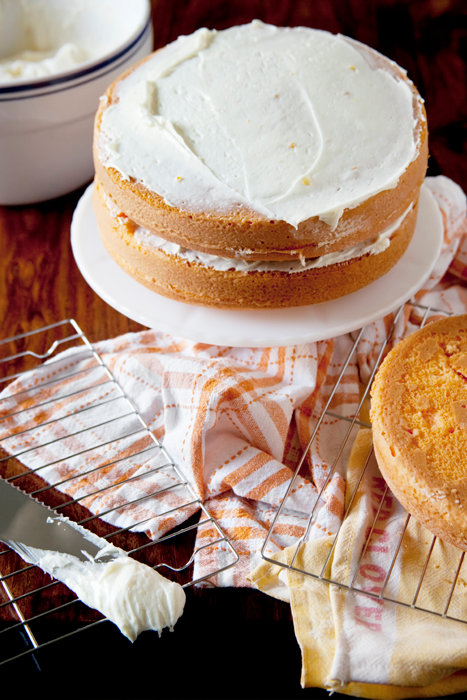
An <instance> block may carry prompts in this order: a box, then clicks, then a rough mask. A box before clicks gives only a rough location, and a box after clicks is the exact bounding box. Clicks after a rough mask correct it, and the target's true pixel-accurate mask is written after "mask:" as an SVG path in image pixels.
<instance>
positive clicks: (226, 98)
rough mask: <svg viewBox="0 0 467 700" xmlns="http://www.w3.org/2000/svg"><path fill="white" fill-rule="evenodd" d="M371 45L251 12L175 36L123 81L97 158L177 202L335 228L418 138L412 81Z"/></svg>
mask: <svg viewBox="0 0 467 700" xmlns="http://www.w3.org/2000/svg"><path fill="white" fill-rule="evenodd" d="M368 51H369V50H368V49H367V48H366V47H363V46H362V45H360V44H358V43H357V42H354V41H352V40H350V39H347V38H346V37H343V36H340V35H338V36H334V35H332V34H329V33H328V32H324V31H319V30H314V29H307V28H303V27H297V28H278V27H274V26H271V25H265V24H263V23H262V22H259V21H254V22H252V23H251V24H248V25H244V26H238V27H232V28H231V29H227V30H225V31H220V32H217V31H210V30H208V29H200V30H198V31H197V32H195V33H194V34H192V35H190V36H182V37H179V39H177V41H175V42H173V43H172V44H169V45H168V46H167V47H165V48H164V49H162V50H161V51H159V52H157V53H156V54H154V55H153V56H152V57H151V58H150V59H149V60H148V61H146V62H145V63H143V64H142V65H141V66H139V67H138V68H136V69H135V70H134V71H133V72H132V73H131V74H130V75H129V76H128V77H127V78H125V79H124V80H123V81H121V82H120V83H119V85H118V87H117V90H116V94H117V96H118V101H117V102H116V103H115V104H113V105H110V106H108V107H107V108H106V109H105V110H104V113H103V117H102V124H101V136H100V140H99V145H98V147H99V154H100V158H101V160H102V162H103V163H104V165H106V166H107V167H113V168H116V169H117V170H118V171H119V172H120V173H121V175H122V176H123V177H124V178H130V177H132V178H135V179H136V180H137V181H138V182H141V183H142V184H144V185H145V186H146V187H147V188H148V189H149V190H151V191H153V192H156V193H157V194H159V195H160V196H162V197H163V198H164V200H165V201H166V202H167V203H168V204H169V205H172V206H175V207H177V208H179V209H182V210H185V211H191V212H197V211H199V212H213V213H217V214H219V213H220V214H222V213H233V212H236V211H242V210H245V208H246V209H249V210H253V211H255V212H257V213H258V214H260V215H262V216H265V217H267V218H269V219H271V220H284V221H287V222H288V223H290V224H291V225H292V226H294V227H297V226H298V224H299V223H300V222H301V221H304V220H306V219H309V218H310V217H312V216H319V217H320V219H322V220H324V221H326V222H327V223H328V224H329V225H330V226H331V228H335V226H336V225H337V223H338V220H339V218H340V216H341V215H342V212H343V211H344V209H347V208H353V207H355V206H357V205H358V204H360V203H361V202H362V201H365V200H366V199H368V198H369V197H370V196H373V195H375V194H377V193H379V192H382V191H383V190H386V189H390V188H393V187H395V186H396V185H397V182H398V180H399V178H400V176H401V175H402V174H403V173H404V171H405V170H406V169H407V167H408V165H409V164H410V163H411V161H412V160H413V159H414V158H415V157H416V155H417V151H418V144H417V142H416V139H415V137H414V130H415V125H416V120H415V118H414V109H413V94H412V90H411V87H410V85H409V84H408V83H407V82H406V81H405V80H402V79H399V78H398V77H395V75H394V73H391V72H390V71H388V70H385V69H384V68H381V66H380V64H379V63H378V61H375V60H371V59H368V55H369V54H368ZM373 56H377V54H373Z"/></svg>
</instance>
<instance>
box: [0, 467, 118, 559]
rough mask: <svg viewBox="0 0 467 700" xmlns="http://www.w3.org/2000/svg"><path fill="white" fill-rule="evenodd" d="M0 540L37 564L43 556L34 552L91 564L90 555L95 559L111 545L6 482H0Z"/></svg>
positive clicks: (0, 480)
mask: <svg viewBox="0 0 467 700" xmlns="http://www.w3.org/2000/svg"><path fill="white" fill-rule="evenodd" d="M0 540H1V541H2V542H4V543H5V544H6V545H8V546H9V547H11V549H13V550H14V551H15V552H17V554H19V555H20V556H21V557H23V559H26V561H29V562H31V563H35V564H37V563H38V561H39V554H38V553H35V552H34V549H38V550H48V551H52V552H60V553H63V554H71V555H73V556H75V557H77V558H78V559H80V560H81V561H89V558H90V557H89V555H90V556H91V557H95V556H96V555H97V554H98V552H99V551H100V550H101V549H102V548H103V547H104V546H106V545H107V542H106V541H105V540H103V539H101V538H100V537H97V535H94V534H93V533H91V532H89V531H88V530H86V529H85V528H83V527H81V526H80V525H77V524H76V523H72V522H71V521H70V520H68V519H67V518H64V517H60V516H57V515H56V513H54V511H53V510H51V509H50V508H48V507H47V506H45V505H43V504H42V503H38V502H37V501H35V500H34V499H33V498H31V497H30V496H28V495H27V494H26V493H23V491H20V490H19V489H17V488H15V487H14V486H12V485H11V484H9V483H8V482H6V481H4V480H3V479H0ZM30 548H33V549H30ZM84 552H86V553H87V554H88V556H86V554H85V553H84Z"/></svg>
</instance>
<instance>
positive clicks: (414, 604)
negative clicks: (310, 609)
mask: <svg viewBox="0 0 467 700" xmlns="http://www.w3.org/2000/svg"><path fill="white" fill-rule="evenodd" d="M411 306H412V307H413V308H414V309H415V310H417V315H418V316H419V318H420V327H423V326H424V325H425V323H426V322H427V320H428V319H429V318H430V317H431V316H433V315H438V316H441V317H443V316H450V315H452V314H451V313H450V312H448V311H445V310H441V309H436V308H434V307H427V306H423V305H420V304H412V305H411ZM404 308H405V307H404V306H402V307H401V308H400V309H399V310H398V312H397V313H396V314H395V317H394V321H393V324H392V326H391V328H390V329H389V331H388V334H387V336H386V338H385V339H384V341H383V344H382V347H381V350H380V352H379V355H378V358H377V361H376V363H375V367H374V369H373V371H372V374H371V377H370V380H369V382H368V384H367V385H366V387H365V389H364V392H363V394H362V396H361V400H360V403H359V405H358V408H357V410H356V412H355V414H354V415H353V416H350V417H349V416H343V415H340V414H339V413H337V412H336V411H331V410H330V406H331V404H332V400H333V397H334V395H335V394H336V392H337V390H338V388H339V385H340V382H341V381H342V379H343V376H344V373H345V371H346V369H347V367H348V365H349V363H350V362H351V360H352V358H353V357H354V356H355V355H356V350H357V346H358V344H359V341H360V339H361V338H362V335H363V332H364V329H362V330H361V331H360V332H359V334H358V336H357V338H356V339H355V342H354V343H353V346H352V349H351V351H350V353H349V354H348V356H347V358H346V361H345V363H344V366H343V368H342V370H341V372H340V374H339V376H338V378H337V380H336V383H335V385H334V387H333V388H332V391H331V393H330V395H329V399H328V400H327V402H326V405H325V407H324V409H323V411H322V413H321V415H320V416H319V418H318V420H317V423H316V425H315V428H314V430H313V433H312V435H311V438H310V440H309V443H308V445H307V447H306V449H305V450H304V452H303V455H302V457H301V459H300V462H299V464H298V466H297V469H296V471H295V474H294V477H293V479H292V481H291V483H290V485H289V487H288V489H287V492H286V494H285V496H284V499H283V501H282V502H281V505H280V507H279V508H278V511H277V512H276V514H275V517H274V520H273V522H272V524H271V526H270V528H269V531H268V534H267V536H266V540H265V542H264V544H263V547H262V549H261V554H262V557H263V559H265V560H266V561H269V562H271V563H273V564H276V565H278V566H281V567H283V568H284V569H289V570H291V571H295V572H298V573H301V574H304V575H306V576H309V577H311V578H313V579H315V580H319V581H322V582H323V583H326V584H331V585H333V586H337V587H338V588H340V589H344V590H348V591H353V592H354V593H356V594H359V595H364V596H366V597H368V598H372V599H373V600H377V601H379V602H382V601H388V602H391V603H395V604H397V605H400V606H403V607H406V608H411V609H415V610H419V611H421V612H424V613H431V614H433V615H436V616H438V617H442V618H446V619H449V620H456V621H458V622H463V623H464V624H465V623H467V617H466V618H463V617H459V616H455V615H452V614H449V612H450V607H451V603H452V601H453V595H454V592H455V589H456V584H457V583H458V581H460V582H461V583H463V585H466V583H465V582H464V580H463V579H460V573H461V570H462V567H463V564H464V558H465V552H463V551H461V550H458V549H456V548H454V547H452V546H451V545H447V546H448V547H450V548H451V551H452V552H453V553H454V558H453V560H451V561H452V567H450V571H449V575H450V579H451V580H447V579H446V578H444V583H445V584H447V585H445V586H444V590H443V591H442V593H443V596H444V600H443V605H442V606H441V607H439V603H438V609H433V608H432V607H429V606H425V605H423V604H421V603H420V598H421V597H422V596H421V591H422V587H423V584H424V582H425V580H426V578H427V571H428V570H429V566H430V560H431V557H432V554H433V551H434V549H435V546H437V540H438V538H437V537H435V536H433V535H431V534H430V533H428V531H426V533H427V539H428V538H429V542H427V543H426V544H427V549H426V550H424V552H426V553H424V555H423V557H420V559H419V562H418V565H419V568H418V569H417V575H416V576H415V577H414V578H415V581H416V584H415V586H413V587H412V591H411V594H410V596H409V598H408V599H407V595H405V599H401V597H400V596H399V594H398V593H397V585H392V584H393V583H394V581H391V576H392V574H393V572H394V570H395V565H396V562H397V559H398V557H399V556H401V549H402V545H403V541H404V537H405V536H406V535H407V533H408V531H409V528H410V524H411V516H410V514H408V513H407V514H406V515H405V513H406V512H405V513H404V515H403V518H404V519H403V521H402V522H401V526H400V532H399V533H398V538H397V540H396V541H395V542H394V543H393V544H392V549H391V551H390V554H389V557H388V560H387V561H386V566H387V573H386V574H385V577H384V579H380V580H379V581H378V587H375V586H373V588H378V589H379V590H378V591H377V592H375V591H369V590H363V586H362V583H363V582H362V580H360V581H359V579H358V573H359V569H360V566H361V564H362V561H363V559H364V557H365V554H366V552H367V550H368V547H369V546H370V542H372V536H373V533H374V531H375V529H377V521H378V518H379V516H380V513H381V509H382V508H383V504H384V503H385V502H386V497H387V496H388V495H389V497H392V498H394V497H393V495H392V493H391V491H390V490H389V487H388V486H387V485H386V486H385V488H384V490H383V491H382V493H381V498H380V502H379V507H378V508H377V509H375V512H374V518H373V521H372V523H371V525H370V527H369V528H367V531H366V533H365V541H364V544H363V547H362V549H361V552H360V554H359V555H358V558H357V561H356V563H355V562H353V563H352V564H351V560H350V555H351V553H350V551H349V559H348V562H347V564H348V567H347V571H349V570H350V571H351V573H350V576H349V577H348V579H347V583H346V582H343V581H341V580H338V579H337V578H333V577H332V576H331V575H330V574H329V571H330V569H329V564H330V561H331V557H332V555H333V553H334V551H335V549H336V546H337V542H338V537H339V532H340V531H341V530H342V527H343V525H344V523H345V521H346V518H348V517H349V516H350V513H351V509H352V507H353V504H354V500H355V497H356V494H357V492H358V489H359V488H360V486H361V483H362V480H363V479H364V478H365V472H366V470H367V468H368V465H369V463H370V459H371V457H372V452H373V451H372V452H371V453H370V455H369V456H368V458H367V459H366V462H365V464H364V465H363V468H362V471H361V473H360V474H359V476H358V479H357V480H356V483H355V485H354V487H353V490H352V493H351V495H350V497H349V500H348V505H347V508H346V510H345V512H344V517H343V520H342V523H341V525H340V527H339V529H338V531H337V532H336V533H335V535H334V539H333V542H332V545H331V547H330V549H329V550H328V551H327V553H326V554H323V555H322V557H323V558H322V560H319V561H318V560H315V561H313V562H312V564H310V562H307V565H306V566H307V568H304V566H305V565H302V566H301V565H298V564H297V562H298V561H299V558H298V554H299V551H300V546H301V545H302V544H303V543H304V542H306V541H307V539H308V535H309V532H310V529H311V527H312V525H313V523H314V522H315V520H316V517H317V513H318V510H319V507H320V506H319V504H320V502H321V503H322V501H321V497H322V495H323V492H324V491H325V489H326V487H327V485H328V483H329V482H330V480H331V479H332V476H333V474H334V473H335V471H336V468H337V465H338V463H339V460H340V459H341V458H342V455H343V453H344V451H345V450H347V452H348V451H349V450H348V448H349V446H351V445H352V443H353V440H354V438H355V434H356V430H355V429H356V428H357V427H358V428H371V425H370V424H369V423H367V422H365V421H364V420H360V412H361V410H362V407H363V406H364V404H365V401H366V400H367V396H368V394H369V391H370V387H371V384H372V381H373V378H374V376H375V374H376V371H377V369H378V367H379V365H380V363H381V361H382V359H383V357H384V353H385V349H386V346H387V345H388V343H389V342H390V340H391V337H392V334H393V332H394V329H395V327H396V323H397V321H398V319H399V317H400V315H401V314H402V313H404ZM326 417H330V418H332V419H337V420H338V421H344V422H345V424H347V426H348V427H347V430H345V437H344V439H343V441H342V442H341V443H340V444H338V445H336V447H335V457H334V461H333V462H332V464H331V467H330V470H329V473H328V475H327V477H326V480H325V483H324V484H323V486H322V488H321V489H320V490H319V493H318V496H317V498H316V501H315V503H314V505H313V507H312V509H311V512H310V514H309V516H308V520H307V524H306V527H305V528H304V530H305V531H304V533H303V535H302V536H301V537H300V538H297V541H296V542H295V543H294V545H293V546H295V551H294V553H293V556H292V558H291V560H290V563H289V564H287V563H284V562H280V561H276V560H275V559H272V558H270V557H269V556H268V555H267V553H266V550H267V548H268V545H269V542H270V540H271V538H272V537H273V533H274V529H275V526H276V522H277V520H278V518H279V516H280V514H281V512H282V511H284V510H286V509H287V499H288V497H289V496H291V494H292V493H293V490H294V484H295V481H296V480H297V477H298V476H299V473H300V472H301V469H302V466H303V464H304V461H305V459H306V455H307V453H308V451H309V450H310V448H311V447H312V445H313V442H314V441H315V439H316V437H317V434H318V431H319V428H320V426H321V424H322V423H323V421H324V420H325V418H326ZM412 524H413V521H412ZM438 542H439V540H438ZM385 546H387V542H385ZM443 546H444V544H443ZM388 562H389V563H388ZM311 567H312V568H313V570H310V568H311ZM366 587H367V588H368V586H366ZM394 591H396V593H395V594H394ZM444 594H445V595H444ZM430 604H431V603H430Z"/></svg>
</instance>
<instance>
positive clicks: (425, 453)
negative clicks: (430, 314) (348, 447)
mask: <svg viewBox="0 0 467 700" xmlns="http://www.w3.org/2000/svg"><path fill="white" fill-rule="evenodd" d="M371 421H372V426H373V442H374V449H375V455H376V457H377V460H378V465H379V467H380V469H381V472H382V474H383V476H384V478H385V479H386V481H387V482H388V484H389V486H390V488H391V490H392V491H393V493H394V494H395V496H396V497H397V498H398V499H399V501H400V502H401V503H402V505H404V506H405V508H407V510H408V511H409V513H411V514H412V515H413V516H414V517H415V518H416V519H417V520H419V521H420V522H421V523H423V524H424V525H425V526H426V527H427V528H428V529H429V530H430V531H431V532H432V533H434V534H435V535H438V536H439V537H441V538H442V539H444V540H446V541H447V542H450V543H451V544H453V545H455V546H456V547H459V548H460V549H463V550H465V551H467V464H466V459H465V456H466V454H467V315H462V316H453V317H451V318H447V319H443V320H440V321H436V322H434V323H430V324H429V325H428V326H425V327H424V328H422V329H421V330H419V331H417V332H415V333H413V334H412V335H410V336H409V337H408V338H406V339H405V340H403V341H402V342H400V343H398V344H397V345H396V346H395V348H394V349H393V350H391V352H390V353H389V355H388V356H387V357H386V359H385V360H384V362H383V364H382V366H381V368H380V369H379V371H378V373H377V375H376V378H375V381H374V383H373V387H372V390H371Z"/></svg>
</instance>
